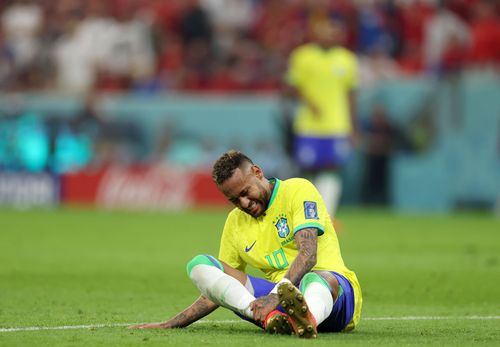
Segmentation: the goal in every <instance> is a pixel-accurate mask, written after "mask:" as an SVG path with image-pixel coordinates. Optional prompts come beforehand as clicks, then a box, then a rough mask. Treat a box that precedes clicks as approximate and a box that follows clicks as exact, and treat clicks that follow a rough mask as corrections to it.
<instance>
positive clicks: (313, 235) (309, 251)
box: [285, 228, 318, 284]
mask: <svg viewBox="0 0 500 347" xmlns="http://www.w3.org/2000/svg"><path fill="white" fill-rule="evenodd" d="M295 243H296V244H297V248H298V250H299V254H298V255H297V258H295V260H294V261H293V262H292V265H290V268H289V269H288V271H287V273H286V275H285V277H286V278H288V279H289V280H290V281H292V283H294V284H298V283H299V282H300V280H301V279H302V277H303V276H304V275H305V274H306V273H308V272H310V271H311V270H312V268H313V267H314V265H316V261H317V248H318V229H316V228H306V229H303V230H300V231H299V232H298V233H296V234H295Z"/></svg>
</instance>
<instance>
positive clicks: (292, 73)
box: [286, 49, 304, 86]
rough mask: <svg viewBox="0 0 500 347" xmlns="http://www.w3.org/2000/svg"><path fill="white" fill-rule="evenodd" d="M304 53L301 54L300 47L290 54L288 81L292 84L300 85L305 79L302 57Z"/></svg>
mask: <svg viewBox="0 0 500 347" xmlns="http://www.w3.org/2000/svg"><path fill="white" fill-rule="evenodd" d="M302 56H303V54H301V51H300V49H297V50H295V51H294V52H292V54H291V55H290V59H289V60H288V71H287V74H286V82H287V83H288V84H289V85H291V86H299V85H301V84H302V82H301V81H302V80H303V77H302V76H303V75H304V72H303V68H302V65H303V63H302V61H303V58H302Z"/></svg>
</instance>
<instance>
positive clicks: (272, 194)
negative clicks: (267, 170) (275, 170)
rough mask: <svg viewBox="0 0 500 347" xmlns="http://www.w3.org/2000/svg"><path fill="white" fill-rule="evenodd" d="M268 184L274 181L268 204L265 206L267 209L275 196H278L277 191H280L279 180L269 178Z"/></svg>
mask: <svg viewBox="0 0 500 347" xmlns="http://www.w3.org/2000/svg"><path fill="white" fill-rule="evenodd" d="M269 181H270V182H273V181H274V187H273V192H272V193H271V198H270V199H269V204H267V208H269V207H271V205H272V204H273V202H274V199H275V198H276V195H278V189H280V182H281V181H280V180H279V179H277V178H270V179H269Z"/></svg>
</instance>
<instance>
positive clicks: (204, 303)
mask: <svg viewBox="0 0 500 347" xmlns="http://www.w3.org/2000/svg"><path fill="white" fill-rule="evenodd" d="M217 307H219V306H218V305H217V304H214V303H213V302H212V301H211V300H209V299H207V298H206V297H204V296H200V297H199V298H198V299H197V300H196V301H195V302H194V303H193V304H192V305H191V306H189V307H188V308H186V309H185V310H184V311H182V312H180V313H179V314H177V315H176V316H175V317H173V318H171V319H169V320H168V321H166V322H165V323H162V327H163V328H184V327H187V326H188V325H190V324H191V323H194V322H196V321H197V320H199V319H201V318H203V317H205V316H206V315H208V314H209V313H211V312H213V311H215V309H217Z"/></svg>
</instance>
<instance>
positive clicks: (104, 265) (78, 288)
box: [0, 209, 500, 347]
mask: <svg viewBox="0 0 500 347" xmlns="http://www.w3.org/2000/svg"><path fill="white" fill-rule="evenodd" d="M225 215H226V211H220V210H214V211H207V210H204V211H192V212H183V213H126V212H103V211H93V210H84V209H55V210H35V211H12V210H0V346H61V345H64V346H66V345H67V346H166V345H167V346H171V345H178V346H226V347H227V346H257V345H259V346H291V344H292V343H293V346H296V345H297V346H300V345H308V346H312V345H314V346H332V345H335V346H344V345H348V346H351V345H353V346H354V345H355V346H367V345H378V346H403V345H408V346H422V345H431V346H442V345H464V346H468V345H484V346H493V345H497V346H498V345H500V319H499V315H500V289H499V286H500V219H498V218H495V217H493V216H489V215H483V214H453V215H449V216H426V217H423V216H420V217H419V216H402V215H395V214H392V213H390V212H387V211H373V210H358V209H356V210H349V209H344V210H343V211H341V212H340V219H341V222H342V231H341V234H340V237H339V239H340V243H341V247H342V253H343V256H344V260H345V262H346V264H347V265H348V266H349V267H350V268H351V269H353V270H355V271H356V273H357V275H358V277H359V279H360V282H361V286H362V289H363V291H364V307H363V313H362V321H361V324H360V325H359V327H358V328H357V329H356V330H355V331H354V332H352V333H347V334H321V335H320V336H319V337H318V339H316V340H314V341H301V340H298V339H296V338H294V337H289V336H269V335H266V334H264V333H263V332H262V331H260V330H259V329H258V328H256V327H254V326H253V325H251V324H248V323H242V322H239V321H238V320H237V317H236V316H235V315H234V314H232V313H231V312H228V311H226V310H224V309H219V310H217V311H216V312H214V313H213V314H212V315H210V316H208V317H206V318H205V322H204V323H202V324H195V325H192V326H191V327H188V328H186V329H175V330H155V331H151V330H146V331H131V330H127V329H126V328H125V327H124V326H123V325H122V326H120V325H119V324H127V323H139V322H154V321H163V320H165V319H167V318H169V317H170V316H172V315H173V314H175V313H176V312H178V311H180V310H181V309H183V308H184V307H186V306H187V305H189V304H190V303H191V302H192V301H193V300H194V299H195V298H196V297H197V291H196V289H195V287H194V286H193V285H192V283H190V281H189V279H188V278H187V276H186V270H185V264H186V263H187V261H189V260H190V259H191V258H192V257H193V256H194V255H196V254H199V253H209V254H214V255H216V254H217V250H218V240H219V236H220V232H221V229H222V227H223V224H224V220H225ZM397 317H406V318H405V319H398V318H397ZM411 317H415V318H411ZM392 318H393V319H392ZM206 321H208V322H206ZM210 321H211V322H210ZM80 325H83V326H91V327H87V328H77V329H61V330H54V329H53V328H54V327H63V326H68V327H72V326H80ZM98 325H105V326H104V327H97V326H98ZM23 327H49V328H50V329H48V330H33V331H25V330H17V331H7V328H23Z"/></svg>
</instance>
